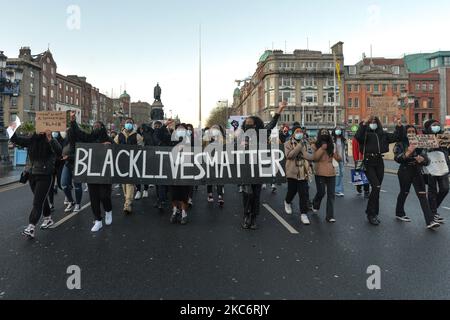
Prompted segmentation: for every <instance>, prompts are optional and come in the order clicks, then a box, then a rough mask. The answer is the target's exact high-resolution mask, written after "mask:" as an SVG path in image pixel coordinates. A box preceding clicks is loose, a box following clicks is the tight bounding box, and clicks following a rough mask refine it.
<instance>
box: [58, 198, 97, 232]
mask: <svg viewBox="0 0 450 320" xmlns="http://www.w3.org/2000/svg"><path fill="white" fill-rule="evenodd" d="M90 206H91V203H90V202H89V203H87V204H85V205H84V206H82V207H81V209H80V211H78V212H72V213H71V214H69V215H68V216H66V217H64V218H62V219H61V220H59V221H58V222H56V223H55V224H54V225H52V226H51V227H50V229H55V228H57V227H59V226H60V225H62V224H63V223H64V222H66V221H68V220H70V219H72V218H73V217H75V216H76V215H77V214H79V213H80V212H81V211H83V210H84V209H86V208H88V207H90Z"/></svg>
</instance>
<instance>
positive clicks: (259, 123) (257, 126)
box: [242, 116, 264, 131]
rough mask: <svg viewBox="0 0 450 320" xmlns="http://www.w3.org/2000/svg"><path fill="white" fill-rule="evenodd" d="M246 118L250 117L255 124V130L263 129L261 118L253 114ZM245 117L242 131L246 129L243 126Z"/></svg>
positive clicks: (243, 124)
mask: <svg viewBox="0 0 450 320" xmlns="http://www.w3.org/2000/svg"><path fill="white" fill-rule="evenodd" d="M247 119H252V120H253V123H254V124H255V130H256V131H258V130H261V129H264V122H263V121H262V120H261V118H259V117H255V116H251V117H248V118H247ZM247 119H245V121H244V123H242V130H244V131H246V130H247V128H246V126H245V123H246V122H247Z"/></svg>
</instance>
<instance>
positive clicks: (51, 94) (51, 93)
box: [50, 89, 54, 99]
mask: <svg viewBox="0 0 450 320" xmlns="http://www.w3.org/2000/svg"><path fill="white" fill-rule="evenodd" d="M53 97H54V93H53V89H50V98H52V99H53Z"/></svg>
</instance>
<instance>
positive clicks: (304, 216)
mask: <svg viewBox="0 0 450 320" xmlns="http://www.w3.org/2000/svg"><path fill="white" fill-rule="evenodd" d="M300 220H301V221H302V223H303V224H304V225H305V226H309V225H310V224H311V222H310V221H309V218H308V215H307V214H302V215H301V216H300Z"/></svg>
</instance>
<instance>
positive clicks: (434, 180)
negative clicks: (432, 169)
mask: <svg viewBox="0 0 450 320" xmlns="http://www.w3.org/2000/svg"><path fill="white" fill-rule="evenodd" d="M427 179H428V202H429V203H430V208H431V212H433V215H436V214H438V212H437V210H438V208H439V207H440V206H441V204H442V201H444V199H445V197H446V196H447V195H448V190H449V181H448V175H446V176H443V177H432V176H430V175H428V176H427ZM438 187H439V191H438Z"/></svg>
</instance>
